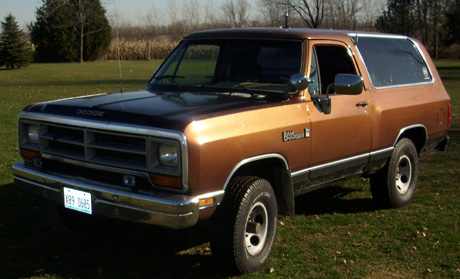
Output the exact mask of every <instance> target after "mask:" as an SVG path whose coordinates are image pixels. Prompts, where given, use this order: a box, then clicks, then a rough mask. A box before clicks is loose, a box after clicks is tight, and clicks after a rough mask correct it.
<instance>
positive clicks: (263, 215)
mask: <svg viewBox="0 0 460 279" xmlns="http://www.w3.org/2000/svg"><path fill="white" fill-rule="evenodd" d="M245 231H246V234H245V240H244V241H245V244H246V249H247V251H248V253H249V254H251V255H253V256H254V255H256V254H257V253H259V252H260V251H261V250H262V249H263V247H264V244H265V241H266V239H267V232H268V212H267V208H266V207H265V205H264V204H263V203H261V202H258V203H256V204H255V205H254V206H253V207H252V209H251V212H250V213H249V216H248V220H247V221H246V228H245Z"/></svg>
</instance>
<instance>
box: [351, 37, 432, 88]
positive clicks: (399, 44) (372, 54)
mask: <svg viewBox="0 0 460 279" xmlns="http://www.w3.org/2000/svg"><path fill="white" fill-rule="evenodd" d="M358 50H359V52H360V53H361V56H362V57H363V60H364V64H365V65H366V68H367V71H368V72H369V76H370V78H371V81H372V83H373V85H374V86H375V87H388V86H403V85H412V84H419V83H426V82H431V81H432V76H431V73H430V71H429V69H428V66H427V65H426V63H425V60H424V59H423V57H422V55H421V54H420V52H419V50H418V48H417V46H416V45H415V44H414V42H413V41H411V40H409V39H407V38H404V37H401V38H385V37H359V40H358Z"/></svg>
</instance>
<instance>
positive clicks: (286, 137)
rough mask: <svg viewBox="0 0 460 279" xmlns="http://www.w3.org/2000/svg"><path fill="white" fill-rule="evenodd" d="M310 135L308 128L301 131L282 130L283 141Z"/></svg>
mask: <svg viewBox="0 0 460 279" xmlns="http://www.w3.org/2000/svg"><path fill="white" fill-rule="evenodd" d="M309 137H310V129H305V130H304V132H303V133H298V134H296V133H294V130H291V131H286V132H283V141H291V140H299V139H304V138H309Z"/></svg>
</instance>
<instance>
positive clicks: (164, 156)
mask: <svg viewBox="0 0 460 279" xmlns="http://www.w3.org/2000/svg"><path fill="white" fill-rule="evenodd" d="M178 152H179V151H178V147H177V145H170V144H165V143H160V145H159V147H158V156H159V161H160V163H161V164H163V165H166V166H174V167H175V166H177V164H178V162H179V154H178Z"/></svg>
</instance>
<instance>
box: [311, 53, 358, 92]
mask: <svg viewBox="0 0 460 279" xmlns="http://www.w3.org/2000/svg"><path fill="white" fill-rule="evenodd" d="M314 60H316V63H315V64H316V71H314V67H315V65H313V64H314V62H313V61H314ZM311 67H312V68H311V70H310V72H311V74H310V79H313V81H314V83H312V84H311V88H310V87H309V92H310V94H312V95H318V94H326V93H334V87H333V85H334V80H335V76H336V75H337V74H356V73H357V72H356V68H355V65H354V63H353V60H352V58H351V55H350V53H349V51H348V49H346V48H344V47H341V46H333V45H316V46H314V47H313V49H312V65H311ZM315 72H316V75H318V77H317V78H316V79H314V78H313V74H315ZM316 83H317V84H316Z"/></svg>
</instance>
